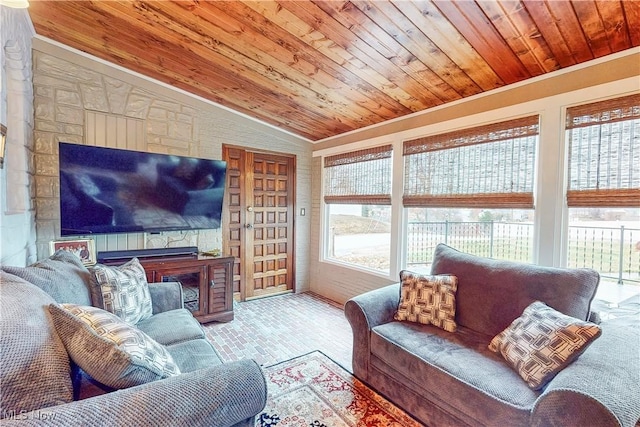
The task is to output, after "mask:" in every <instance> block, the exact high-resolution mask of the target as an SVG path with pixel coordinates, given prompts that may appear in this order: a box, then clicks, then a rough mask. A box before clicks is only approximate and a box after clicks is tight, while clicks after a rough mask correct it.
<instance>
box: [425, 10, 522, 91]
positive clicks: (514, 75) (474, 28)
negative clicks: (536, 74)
mask: <svg viewBox="0 0 640 427" xmlns="http://www.w3.org/2000/svg"><path fill="white" fill-rule="evenodd" d="M433 3H434V4H435V6H436V7H437V8H438V9H439V10H440V12H441V13H442V14H443V15H444V16H445V17H446V18H447V19H448V20H449V21H450V22H451V23H452V24H453V26H454V27H456V28H458V30H459V31H460V32H461V33H462V35H463V36H464V38H465V39H466V40H467V41H468V42H469V43H470V44H471V46H473V47H474V49H475V50H476V51H477V52H478V53H480V55H481V56H482V57H483V58H484V60H485V61H486V62H487V63H488V64H489V65H490V66H491V68H492V69H493V70H494V71H495V72H496V74H498V75H499V76H500V78H501V79H502V80H503V81H504V82H505V83H506V84H511V83H515V82H519V81H522V80H524V79H527V78H529V77H531V76H530V74H529V72H528V71H527V69H526V68H525V67H524V65H523V64H522V63H521V62H520V60H519V59H518V57H517V56H516V55H515V54H514V53H513V51H512V50H511V49H510V48H509V46H508V45H507V44H506V42H505V41H504V39H502V37H500V34H499V33H498V32H497V30H496V29H495V27H494V26H493V25H492V24H491V22H490V21H489V19H488V18H487V17H486V15H485V14H484V13H483V12H482V10H481V9H480V8H479V6H478V5H477V3H476V2H473V1H461V2H451V1H444V0H434V2H433Z"/></svg>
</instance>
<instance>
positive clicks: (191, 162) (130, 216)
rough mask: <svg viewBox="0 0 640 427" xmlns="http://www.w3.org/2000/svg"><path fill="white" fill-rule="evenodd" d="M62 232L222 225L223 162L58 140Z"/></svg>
mask: <svg viewBox="0 0 640 427" xmlns="http://www.w3.org/2000/svg"><path fill="white" fill-rule="evenodd" d="M59 149H60V226H61V227H60V230H61V234H62V235H63V236H71V235H88V234H106V233H137V232H151V233H154V232H162V231H175V230H197V229H213V228H219V227H220V221H221V216H222V201H223V198H224V186H225V176H226V170H227V164H226V162H224V161H221V160H208V159H199V158H194V157H182V156H173V155H167V154H154V153H145V152H140V151H131V150H122V149H115V148H103V147H94V146H88V145H79V144H70V143H66V142H61V143H60V146H59Z"/></svg>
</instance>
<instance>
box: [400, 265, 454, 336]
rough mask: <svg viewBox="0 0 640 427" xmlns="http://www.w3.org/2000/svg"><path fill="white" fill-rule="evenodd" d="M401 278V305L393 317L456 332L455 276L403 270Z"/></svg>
mask: <svg viewBox="0 0 640 427" xmlns="http://www.w3.org/2000/svg"><path fill="white" fill-rule="evenodd" d="M400 280H401V282H402V283H401V286H400V304H399V305H398V311H396V313H395V315H394V319H396V320H408V321H410V322H418V323H423V324H427V325H429V324H431V325H434V326H437V327H438V328H441V329H444V330H445V331H448V332H455V331H456V328H457V325H456V291H457V289H458V278H457V277H456V276H451V275H439V276H428V275H420V274H415V273H412V272H410V271H406V270H403V271H401V272H400Z"/></svg>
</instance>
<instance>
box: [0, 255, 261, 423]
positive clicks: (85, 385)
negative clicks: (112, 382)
mask: <svg viewBox="0 0 640 427" xmlns="http://www.w3.org/2000/svg"><path fill="white" fill-rule="evenodd" d="M18 276H20V277H18ZM25 279H26V280H25ZM89 280H90V273H89V272H88V270H87V269H86V268H85V267H84V266H83V265H82V264H81V263H80V261H79V260H78V259H77V258H75V257H74V256H73V255H71V254H68V253H61V252H58V253H56V254H54V256H52V257H51V258H49V259H46V260H43V261H41V262H38V263H36V264H35V265H33V266H29V267H26V268H17V267H8V266H3V267H2V271H0V310H1V312H0V326H1V334H2V335H1V336H0V337H1V338H0V339H1V349H0V374H1V383H0V384H1V387H2V392H1V393H0V395H1V396H0V397H1V403H2V405H1V407H0V418H1V419H0V424H2V425H14V423H15V425H21V426H24V425H56V426H88V425H91V426H218V427H223V426H251V427H253V425H254V417H255V415H256V414H258V413H259V412H260V411H261V410H262V409H263V408H264V405H265V404H266V398H267V389H266V383H265V379H264V376H263V373H262V370H261V368H260V367H259V366H258V365H257V364H256V363H255V362H254V361H251V360H244V361H239V362H232V363H225V364H222V362H221V360H220V358H219V357H218V355H217V354H216V352H215V350H214V348H213V347H212V346H211V344H210V343H209V342H208V341H207V339H206V338H205V335H204V331H203V329H202V327H201V326H200V324H199V323H198V322H197V321H196V320H195V319H194V318H193V316H192V315H191V313H190V312H189V311H187V310H185V309H184V308H183V307H182V291H181V287H180V285H179V284H178V283H157V284H151V285H150V286H149V290H150V292H151V298H152V304H153V316H152V317H150V318H148V319H145V320H142V321H141V322H139V323H138V324H137V325H136V326H137V327H138V328H139V329H140V330H143V331H144V332H145V333H146V334H147V335H149V336H151V337H152V338H154V339H155V340H156V341H157V342H159V343H160V344H162V345H164V347H165V348H166V349H167V350H168V352H169V353H170V354H171V356H172V357H173V359H174V361H175V363H176V364H177V365H178V367H179V368H180V372H181V374H180V375H177V376H172V377H169V378H166V379H161V380H157V381H153V382H149V383H146V384H142V385H138V386H134V387H130V388H125V389H121V390H111V389H109V388H107V387H105V386H103V385H101V384H99V383H97V382H95V381H93V380H91V379H90V378H89V377H88V376H87V375H86V374H84V373H83V371H82V370H80V369H78V368H77V367H75V366H74V365H73V363H72V362H71V361H70V358H69V356H68V355H67V352H66V350H65V347H64V345H63V343H62V341H61V340H60V337H59V336H58V335H57V332H56V329H55V328H54V325H53V322H52V318H51V314H50V311H49V310H48V309H47V308H48V306H49V305H50V304H52V303H56V302H57V303H74V304H79V305H90V304H91V291H90V285H89V282H88V281H89ZM36 285H38V286H36ZM43 289H44V290H43ZM45 291H46V292H45ZM105 357H106V355H105Z"/></svg>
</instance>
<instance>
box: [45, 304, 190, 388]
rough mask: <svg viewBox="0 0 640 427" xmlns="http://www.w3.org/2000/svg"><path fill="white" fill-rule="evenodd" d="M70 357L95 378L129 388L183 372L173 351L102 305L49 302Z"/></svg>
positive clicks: (108, 384)
mask: <svg viewBox="0 0 640 427" xmlns="http://www.w3.org/2000/svg"><path fill="white" fill-rule="evenodd" d="M49 312H50V313H51V317H52V318H53V323H54V325H55V327H56V331H57V332H58V335H59V336H60V338H61V339H62V342H63V343H64V346H65V347H66V349H67V352H68V353H69V356H70V357H71V359H72V360H73V361H74V362H75V363H76V364H77V365H78V366H79V367H80V368H82V370H83V371H85V372H86V373H87V374H89V375H90V376H91V377H92V378H93V379H95V380H96V381H99V382H101V383H102V384H104V385H106V386H109V387H112V388H118V389H120V388H128V387H133V386H136V385H140V384H145V383H148V382H151V381H155V380H158V379H162V378H168V377H171V376H174V375H178V374H180V369H179V368H178V366H177V365H176V363H175V362H174V361H173V358H172V357H171V354H169V352H168V351H167V350H166V349H165V348H164V347H163V346H162V345H160V344H158V343H157V342H156V341H155V340H153V339H152V338H151V337H149V336H148V335H147V334H145V333H144V332H142V331H140V330H139V329H137V328H135V327H134V326H131V325H129V324H127V323H125V322H123V321H122V320H121V319H120V318H119V317H118V316H116V315H114V314H112V313H109V312H107V311H104V310H102V309H100V308H96V307H90V306H81V305H75V304H62V305H59V306H58V305H56V304H50V305H49Z"/></svg>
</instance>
